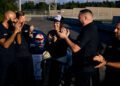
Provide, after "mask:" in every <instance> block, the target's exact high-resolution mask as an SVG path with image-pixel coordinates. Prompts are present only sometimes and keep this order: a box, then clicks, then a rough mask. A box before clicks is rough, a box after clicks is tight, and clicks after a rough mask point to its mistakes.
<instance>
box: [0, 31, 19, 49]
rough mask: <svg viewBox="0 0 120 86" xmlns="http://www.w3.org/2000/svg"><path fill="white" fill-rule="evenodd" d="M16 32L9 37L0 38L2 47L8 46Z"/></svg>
mask: <svg viewBox="0 0 120 86" xmlns="http://www.w3.org/2000/svg"><path fill="white" fill-rule="evenodd" d="M16 34H17V33H15V32H14V33H13V34H12V36H11V37H10V38H9V39H7V40H6V39H5V38H2V39H0V45H2V46H3V47H4V48H9V47H10V45H11V44H12V43H13V41H14V39H15V37H16Z"/></svg>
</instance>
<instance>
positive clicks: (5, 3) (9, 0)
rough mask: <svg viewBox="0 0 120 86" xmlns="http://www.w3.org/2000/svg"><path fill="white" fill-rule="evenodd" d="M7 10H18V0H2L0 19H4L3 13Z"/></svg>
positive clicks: (0, 0)
mask: <svg viewBox="0 0 120 86" xmlns="http://www.w3.org/2000/svg"><path fill="white" fill-rule="evenodd" d="M7 10H13V11H16V10H18V7H17V0H0V21H1V20H2V19H3V14H4V12H5V11H7Z"/></svg>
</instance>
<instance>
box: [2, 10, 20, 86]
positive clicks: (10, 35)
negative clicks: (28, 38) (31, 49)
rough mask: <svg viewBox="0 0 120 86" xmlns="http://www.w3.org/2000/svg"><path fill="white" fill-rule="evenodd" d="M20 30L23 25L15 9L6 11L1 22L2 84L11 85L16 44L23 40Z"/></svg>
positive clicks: (3, 85)
mask: <svg viewBox="0 0 120 86" xmlns="http://www.w3.org/2000/svg"><path fill="white" fill-rule="evenodd" d="M20 32H21V26H20V24H19V22H18V21H16V14H15V13H14V12H13V11H7V12H5V14H4V19H3V22H2V23H0V86H11V82H12V81H11V80H12V77H13V75H12V72H13V71H12V69H14V68H13V63H14V60H15V44H16V43H18V44H20V42H21V41H20V35H19V33H20ZM16 37H17V38H18V39H17V41H15V39H16ZM10 75H11V76H10Z"/></svg>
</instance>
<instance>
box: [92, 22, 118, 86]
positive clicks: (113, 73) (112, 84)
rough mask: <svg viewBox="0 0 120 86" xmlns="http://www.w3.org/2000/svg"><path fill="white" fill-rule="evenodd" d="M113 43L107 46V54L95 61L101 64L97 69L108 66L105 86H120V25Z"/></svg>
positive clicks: (97, 57)
mask: <svg viewBox="0 0 120 86" xmlns="http://www.w3.org/2000/svg"><path fill="white" fill-rule="evenodd" d="M114 32H115V35H114V36H113V40H112V43H109V44H106V48H105V52H104V54H103V56H104V58H105V59H104V58H103V56H102V55H98V56H96V57H95V58H94V60H96V61H99V62H101V64H99V65H97V66H96V68H99V67H102V66H106V70H105V79H104V83H103V86H120V80H119V79H120V23H117V25H116V29H115V30H114Z"/></svg>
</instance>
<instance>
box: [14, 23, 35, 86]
mask: <svg viewBox="0 0 120 86" xmlns="http://www.w3.org/2000/svg"><path fill="white" fill-rule="evenodd" d="M29 28H30V26H29V25H27V24H25V25H24V26H23V28H22V32H21V38H22V43H21V45H16V64H17V67H16V68H17V75H16V77H17V79H16V80H17V83H16V84H17V86H34V69H33V61H32V54H31V53H30V52H29V43H28V41H29Z"/></svg>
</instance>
